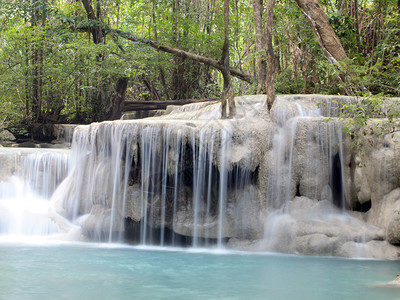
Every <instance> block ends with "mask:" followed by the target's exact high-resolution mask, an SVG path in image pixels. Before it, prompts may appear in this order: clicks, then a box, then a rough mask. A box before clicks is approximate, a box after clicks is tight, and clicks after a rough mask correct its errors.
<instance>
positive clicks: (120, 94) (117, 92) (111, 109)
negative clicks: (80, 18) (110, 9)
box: [82, 0, 129, 120]
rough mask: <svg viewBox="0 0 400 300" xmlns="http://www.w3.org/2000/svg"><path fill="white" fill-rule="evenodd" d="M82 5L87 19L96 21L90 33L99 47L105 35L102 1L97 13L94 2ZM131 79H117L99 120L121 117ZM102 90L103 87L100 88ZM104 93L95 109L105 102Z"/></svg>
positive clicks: (87, 1)
mask: <svg viewBox="0 0 400 300" xmlns="http://www.w3.org/2000/svg"><path fill="white" fill-rule="evenodd" d="M82 4H83V6H84V8H85V10H86V13H87V17H88V19H89V20H91V21H94V25H93V26H90V31H91V33H92V36H93V42H94V43H95V44H96V45H98V44H101V43H104V38H105V37H104V33H103V27H102V26H100V22H101V21H102V13H101V3H100V1H97V2H96V11H95V10H94V9H93V5H92V1H91V0H82ZM101 59H102V54H101V53H99V54H98V55H97V60H99V61H100V60H101ZM128 81H129V77H126V76H123V77H120V78H118V79H117V82H116V84H115V87H114V91H113V93H112V95H111V98H110V101H109V104H108V106H107V108H106V111H105V112H99V114H100V115H99V116H98V118H99V119H109V120H115V119H119V118H120V117H121V106H122V102H123V101H124V99H125V93H126V89H127V85H128ZM98 88H99V89H102V87H101V86H99V87H98ZM104 94H105V93H104V92H102V91H99V92H98V93H97V95H96V97H97V99H96V102H97V105H96V104H95V108H96V109H98V107H97V106H102V103H103V102H104V99H103V97H104Z"/></svg>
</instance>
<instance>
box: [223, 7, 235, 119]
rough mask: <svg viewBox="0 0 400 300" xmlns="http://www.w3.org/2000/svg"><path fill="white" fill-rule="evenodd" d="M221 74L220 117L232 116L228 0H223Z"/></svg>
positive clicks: (233, 111) (233, 109)
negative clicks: (222, 83) (222, 80)
mask: <svg viewBox="0 0 400 300" xmlns="http://www.w3.org/2000/svg"><path fill="white" fill-rule="evenodd" d="M221 65H222V69H221V72H222V76H223V77H224V88H223V90H222V95H221V117H222V118H223V119H225V118H226V117H227V116H228V117H229V118H233V116H234V115H235V100H234V97H233V87H232V80H231V72H230V70H229V0H224V46H223V48H222V55H221Z"/></svg>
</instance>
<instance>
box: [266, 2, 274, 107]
mask: <svg viewBox="0 0 400 300" xmlns="http://www.w3.org/2000/svg"><path fill="white" fill-rule="evenodd" d="M274 9H275V0H268V1H267V7H266V11H265V26H264V40H265V52H266V58H267V75H266V79H265V88H266V89H267V106H268V109H271V107H272V104H273V103H274V101H275V97H276V95H275V84H274V79H275V55H274V48H273V45H272V27H273V25H274Z"/></svg>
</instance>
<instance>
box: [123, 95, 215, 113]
mask: <svg viewBox="0 0 400 300" xmlns="http://www.w3.org/2000/svg"><path fill="white" fill-rule="evenodd" d="M208 101H218V99H217V98H208V99H181V100H165V101H124V102H123V104H122V109H121V110H122V111H123V112H127V111H138V110H159V109H166V108H167V106H168V105H185V104H190V103H199V102H208Z"/></svg>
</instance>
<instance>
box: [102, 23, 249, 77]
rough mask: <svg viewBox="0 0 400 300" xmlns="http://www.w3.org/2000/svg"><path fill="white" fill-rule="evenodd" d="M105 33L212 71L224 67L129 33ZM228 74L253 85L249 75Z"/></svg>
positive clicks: (108, 31) (119, 31)
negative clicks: (188, 60) (209, 67)
mask: <svg viewBox="0 0 400 300" xmlns="http://www.w3.org/2000/svg"><path fill="white" fill-rule="evenodd" d="M105 32H106V33H110V34H117V35H118V36H120V37H122V38H124V39H127V40H129V41H132V42H139V43H142V44H145V45H148V46H150V47H152V48H154V49H156V50H158V51H162V52H167V53H171V54H173V55H175V56H178V57H181V58H187V59H190V60H194V61H197V62H200V63H203V64H206V65H209V66H211V67H213V68H214V69H217V70H219V71H221V72H222V70H223V68H224V66H223V65H222V64H221V62H219V61H217V60H215V59H213V58H209V57H205V56H202V55H198V54H194V53H191V52H188V51H184V50H181V49H178V48H174V47H170V46H166V45H161V44H159V43H158V42H155V41H153V40H150V39H145V38H141V37H137V36H135V35H133V34H131V33H128V32H125V31H122V30H118V29H111V28H108V29H106V30H105ZM230 73H231V75H232V76H235V77H236V78H239V79H241V80H243V81H246V82H248V83H253V81H254V78H253V77H252V76H251V75H249V74H246V73H244V72H241V71H239V70H236V69H234V68H230Z"/></svg>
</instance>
